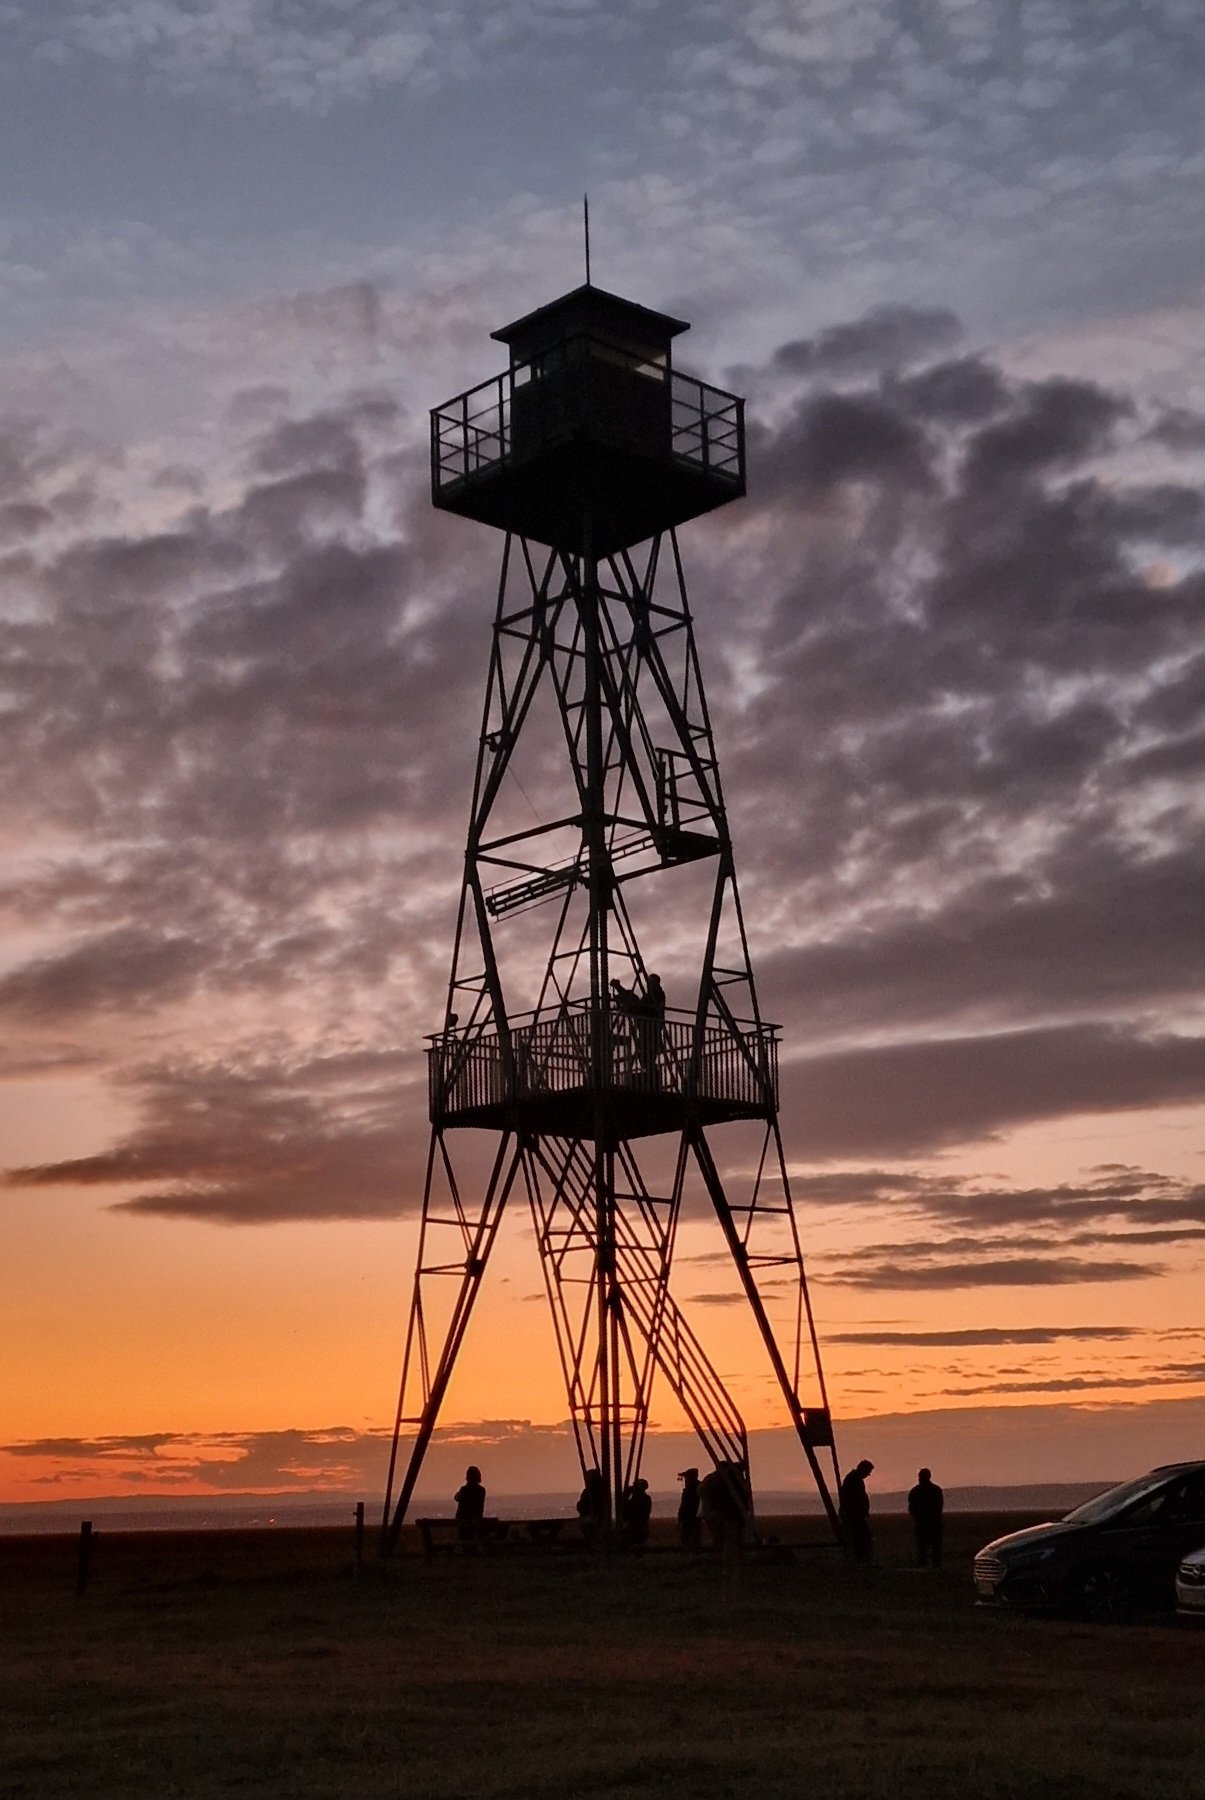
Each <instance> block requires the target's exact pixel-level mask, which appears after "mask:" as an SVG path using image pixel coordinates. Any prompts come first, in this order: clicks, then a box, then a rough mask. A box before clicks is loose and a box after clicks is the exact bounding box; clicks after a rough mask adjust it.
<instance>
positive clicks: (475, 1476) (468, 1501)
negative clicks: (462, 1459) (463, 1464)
mask: <svg viewBox="0 0 1205 1800" xmlns="http://www.w3.org/2000/svg"><path fill="white" fill-rule="evenodd" d="M484 1517H485V1489H484V1488H483V1487H482V1485H481V1470H480V1469H479V1468H478V1467H477V1465H476V1463H470V1464H469V1467H468V1468H467V1469H466V1470H465V1472H464V1486H463V1487H462V1488H457V1490H456V1536H457V1538H458V1539H459V1541H460V1542H461V1543H462V1544H475V1543H477V1542H478V1540H479V1539H480V1537H481V1534H482V1531H481V1522H482V1520H483V1519H484Z"/></svg>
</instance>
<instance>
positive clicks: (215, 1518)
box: [0, 1477, 1118, 1536]
mask: <svg viewBox="0 0 1205 1800" xmlns="http://www.w3.org/2000/svg"><path fill="white" fill-rule="evenodd" d="M1117 1479H1118V1477H1112V1478H1110V1479H1107V1480H1101V1481H1075V1482H1043V1483H1041V1484H1031V1485H1028V1486H1024V1485H1017V1486H1015V1487H947V1488H946V1490H945V1494H946V1506H947V1508H948V1510H949V1511H950V1512H1026V1513H1032V1512H1043V1513H1046V1514H1048V1515H1050V1516H1052V1517H1056V1518H1057V1517H1058V1516H1059V1515H1060V1514H1062V1513H1065V1512H1069V1511H1070V1509H1071V1508H1072V1507H1073V1506H1078V1505H1079V1504H1080V1503H1081V1502H1082V1501H1084V1500H1090V1499H1091V1498H1092V1496H1093V1494H1099V1493H1100V1492H1101V1491H1102V1490H1103V1489H1104V1488H1107V1487H1112V1486H1113V1484H1114V1481H1116V1480H1117ZM360 1498H363V1500H364V1502H365V1512H366V1516H367V1522H368V1527H369V1529H370V1530H371V1529H373V1527H374V1526H375V1525H376V1523H377V1521H378V1518H379V1507H380V1496H379V1495H375V1494H365V1495H363V1496H361V1495H357V1494H331V1493H321V1492H319V1493H306V1494H297V1493H287V1494H209V1495H206V1494H199V1495H198V1494H194V1495H162V1494H110V1495H105V1496H102V1497H97V1498H94V1499H91V1500H79V1499H73V1500H40V1501H35V1502H33V1503H28V1502H23V1501H8V1502H0V1533H3V1534H4V1535H6V1536H18V1535H22V1534H25V1533H37V1534H39V1535H41V1534H42V1533H52V1532H62V1531H70V1530H73V1529H74V1528H75V1526H76V1524H77V1523H78V1522H79V1521H80V1520H81V1519H92V1520H93V1521H94V1522H96V1523H97V1524H98V1525H105V1526H107V1528H108V1529H109V1530H110V1531H121V1530H125V1531H180V1530H190V1531H206V1530H209V1531H230V1530H238V1529H240V1528H253V1527H267V1526H271V1525H280V1526H290V1525H293V1526H301V1525H309V1526H319V1525H346V1524H350V1523H351V1521H352V1518H353V1516H354V1512H355V1506H356V1501H357V1500H358V1499H360ZM576 1500H577V1494H576V1492H575V1493H571V1494H570V1493H559V1494H498V1493H495V1494H493V1495H491V1498H490V1508H491V1511H495V1510H496V1511H497V1513H498V1515H499V1516H500V1517H502V1518H511V1519H524V1518H545V1517H547V1518H556V1517H558V1516H560V1515H561V1514H564V1515H565V1516H566V1517H572V1515H573V1510H574V1506H575V1503H576ZM872 1503H873V1506H874V1510H875V1511H876V1512H879V1513H892V1512H903V1511H904V1509H905V1506H906V1503H907V1495H906V1494H905V1493H903V1492H902V1491H901V1492H898V1493H873V1494H872ZM676 1505H677V1496H676V1493H663V1494H656V1495H654V1504H653V1511H654V1513H655V1515H656V1516H657V1517H659V1518H668V1517H672V1515H673V1513H674V1511H675V1508H676ZM757 1510H758V1512H759V1513H760V1514H761V1515H762V1516H763V1517H765V1518H772V1517H774V1516H776V1515H782V1514H785V1515H787V1516H790V1515H791V1514H796V1513H803V1514H817V1513H819V1512H820V1510H821V1508H820V1502H819V1499H818V1498H817V1496H816V1494H815V1493H814V1492H813V1493H802V1492H793V1491H789V1490H786V1489H781V1490H776V1489H770V1488H767V1489H763V1490H761V1491H760V1492H759V1493H758V1495H757ZM451 1511H452V1505H451V1500H450V1498H449V1497H448V1496H446V1495H440V1496H433V1495H421V1494H420V1495H419V1496H418V1498H417V1500H416V1501H415V1503H414V1505H413V1506H412V1507H411V1517H412V1518H422V1517H424V1516H426V1515H432V1516H435V1517H438V1516H440V1515H441V1514H445V1513H447V1514H450V1513H451Z"/></svg>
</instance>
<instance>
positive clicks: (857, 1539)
mask: <svg viewBox="0 0 1205 1800" xmlns="http://www.w3.org/2000/svg"><path fill="white" fill-rule="evenodd" d="M873 1473H874V1464H873V1463H872V1462H868V1461H867V1460H866V1458H865V1457H863V1459H862V1461H861V1462H860V1463H859V1464H858V1465H857V1467H856V1468H853V1469H851V1470H850V1471H849V1474H848V1475H847V1476H846V1477H845V1480H844V1481H843V1482H842V1483H841V1486H840V1489H839V1490H838V1499H839V1501H840V1513H841V1523H842V1524H843V1525H844V1527H845V1535H846V1537H847V1539H848V1540H849V1547H850V1550H851V1551H852V1552H853V1556H854V1561H855V1562H862V1563H868V1562H869V1561H870V1559H871V1556H872V1554H873V1551H874V1542H873V1539H872V1538H871V1535H870V1495H869V1494H868V1493H867V1492H866V1477H867V1476H868V1475H872V1474H873Z"/></svg>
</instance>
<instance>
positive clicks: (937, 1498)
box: [839, 1458, 946, 1569]
mask: <svg viewBox="0 0 1205 1800" xmlns="http://www.w3.org/2000/svg"><path fill="white" fill-rule="evenodd" d="M873 1473H874V1464H873V1463H872V1462H868V1461H867V1460H866V1459H865V1458H863V1460H862V1461H861V1462H860V1463H857V1464H856V1465H855V1467H854V1468H852V1469H851V1470H850V1471H849V1473H848V1475H847V1476H846V1477H845V1479H844V1481H843V1482H842V1483H841V1488H840V1493H839V1500H840V1517H841V1523H842V1525H843V1526H844V1528H845V1538H846V1542H847V1543H848V1545H849V1547H850V1550H851V1551H852V1553H853V1555H854V1557H855V1559H856V1560H857V1561H858V1562H870V1561H871V1560H872V1558H873V1556H874V1537H873V1534H872V1533H871V1529H870V1495H869V1494H868V1493H867V1491H866V1477H867V1476H868V1475H872V1474H873ZM945 1503H946V1497H945V1495H944V1494H943V1492H942V1490H941V1489H940V1488H939V1487H938V1485H937V1483H936V1482H935V1481H934V1479H933V1471H932V1470H931V1469H918V1470H917V1475H916V1486H915V1487H913V1488H911V1489H909V1492H908V1517H909V1518H910V1519H911V1520H912V1535H913V1540H914V1542H915V1544H916V1560H917V1562H918V1563H919V1565H920V1567H921V1568H922V1569H923V1568H925V1567H927V1566H930V1565H931V1566H932V1567H933V1568H935V1569H940V1567H941V1526H942V1514H943V1512H944V1510H945Z"/></svg>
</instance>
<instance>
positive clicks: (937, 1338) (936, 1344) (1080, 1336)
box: [825, 1325, 1141, 1350]
mask: <svg viewBox="0 0 1205 1800" xmlns="http://www.w3.org/2000/svg"><path fill="white" fill-rule="evenodd" d="M1140 1335H1141V1333H1140V1331H1139V1330H1138V1328H1137V1327H1136V1326H1133V1325H1064V1326H1058V1325H1052V1326H1044V1325H1021V1326H991V1325H982V1326H967V1327H965V1328H964V1329H962V1330H958V1331H830V1332H826V1333H825V1342H826V1343H828V1344H868V1345H869V1344H873V1345H882V1346H884V1347H889V1348H899V1349H905V1348H907V1349H913V1348H915V1349H936V1350H961V1349H971V1348H978V1347H982V1346H986V1347H989V1348H992V1347H995V1346H996V1345H1000V1344H1057V1343H1061V1342H1063V1341H1064V1340H1073V1341H1075V1342H1083V1343H1092V1342H1094V1341H1096V1340H1097V1339H1104V1340H1105V1341H1107V1342H1109V1343H1116V1342H1120V1341H1121V1340H1123V1339H1125V1338H1132V1337H1137V1336H1140Z"/></svg>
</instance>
